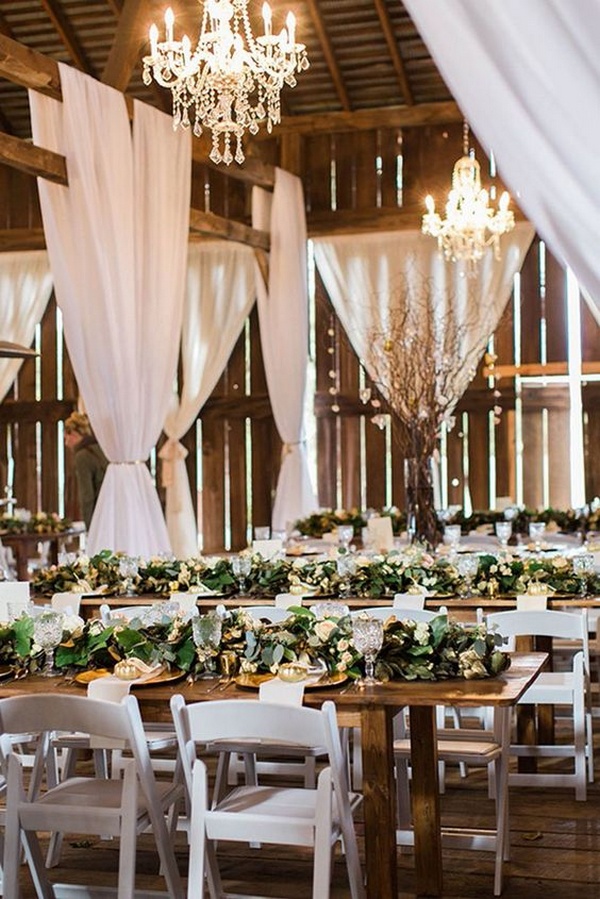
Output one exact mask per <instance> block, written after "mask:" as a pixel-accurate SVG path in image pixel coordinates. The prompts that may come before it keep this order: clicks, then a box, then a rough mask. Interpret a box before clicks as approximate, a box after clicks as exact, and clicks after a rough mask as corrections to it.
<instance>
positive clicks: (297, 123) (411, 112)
mask: <svg viewBox="0 0 600 899" xmlns="http://www.w3.org/2000/svg"><path fill="white" fill-rule="evenodd" d="M462 120H463V116H462V113H461V111H460V109H459V108H458V106H457V105H456V103H455V102H454V101H453V100H448V101H444V102H439V103H419V104H418V105H414V106H381V107H378V108H376V109H356V110H354V111H353V112H322V113H312V114H310V115H297V116H286V117H284V118H282V120H281V124H280V125H278V126H277V133H278V135H282V134H317V133H321V134H324V133H329V132H331V133H338V132H342V131H369V130H371V129H372V128H415V127H420V126H422V125H449V124H451V123H452V122H462ZM269 136H270V135H267V134H263V133H262V132H259V133H258V134H257V135H256V136H255V138H254V140H256V141H259V140H261V139H264V138H265V137H269Z"/></svg>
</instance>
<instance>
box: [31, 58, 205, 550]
mask: <svg viewBox="0 0 600 899" xmlns="http://www.w3.org/2000/svg"><path fill="white" fill-rule="evenodd" d="M60 75H61V86H62V94H63V103H62V104H61V103H57V102H56V101H54V100H51V99H49V98H48V97H44V96H42V95H41V94H39V93H36V92H35V91H31V92H30V95H29V101H30V106H31V117H32V126H33V136H34V141H35V143H36V144H38V145H39V146H42V147H46V148H48V149H50V150H54V151H55V152H58V153H62V154H63V155H64V156H66V159H67V171H68V176H69V186H68V187H63V186H60V185H55V184H50V183H49V182H44V180H43V179H39V191H40V200H41V206H42V215H43V221H44V231H45V235H46V241H47V245H48V252H49V255H50V263H51V267H52V273H53V276H54V280H55V284H56V296H57V300H58V303H59V305H60V307H61V309H62V311H63V316H64V325H65V336H66V341H67V345H68V348H69V354H70V356H71V359H72V361H73V368H74V370H75V375H76V377H77V382H78V385H79V389H80V391H81V395H82V397H83V401H84V403H85V407H86V409H87V411H88V414H89V416H90V421H91V423H92V427H93V428H94V431H95V433H96V436H97V437H98V441H99V443H100V445H101V446H102V448H103V450H104V452H105V453H106V455H107V457H108V459H109V461H110V463H111V464H110V465H109V467H108V469H107V473H106V477H105V478H104V483H103V485H102V490H101V491H100V496H99V498H98V503H97V505H96V510H95V513H94V517H93V519H92V524H91V527H90V533H89V535H88V548H89V551H90V552H97V551H98V550H101V549H111V550H113V551H123V552H126V553H129V554H132V555H141V556H145V557H148V556H151V555H154V554H157V553H164V552H170V544H169V538H168V534H167V528H166V524H165V520H164V516H163V514H162V509H161V507H160V503H159V500H158V496H157V494H156V490H155V488H154V485H153V483H152V479H151V476H150V472H149V470H148V468H147V465H146V464H145V463H146V460H147V459H148V456H149V453H150V450H151V448H152V446H153V445H154V444H155V443H156V441H157V439H158V437H159V435H160V432H161V429H162V425H163V422H164V420H165V417H166V414H167V409H168V406H169V401H170V398H171V393H172V383H173V379H174V377H175V372H176V365H177V354H178V349H179V339H180V335H181V322H182V316H183V297H184V284H185V265H186V256H187V240H188V227H189V203H190V177H191V143H190V141H191V138H190V135H189V132H188V133H187V134H186V133H181V132H177V133H175V132H173V129H172V125H171V118H170V117H169V116H167V115H164V114H163V113H160V112H158V111H157V110H155V109H152V108H151V107H148V106H145V105H144V104H142V103H137V102H136V103H135V104H134V120H133V129H132V128H131V126H130V123H129V119H128V116H127V110H126V106H125V101H124V98H123V95H122V94H121V93H119V92H118V91H116V90H113V89H112V88H110V87H107V86H106V85H103V84H101V83H100V82H98V81H96V80H95V79H93V78H90V77H88V76H86V75H84V74H82V73H81V72H78V71H77V70H76V69H74V68H72V67H71V66H66V65H62V64H61V65H60Z"/></svg>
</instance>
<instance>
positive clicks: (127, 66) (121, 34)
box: [102, 0, 153, 91]
mask: <svg viewBox="0 0 600 899" xmlns="http://www.w3.org/2000/svg"><path fill="white" fill-rule="evenodd" d="M152 12H153V10H152V4H151V3H150V2H149V0H125V3H124V4H123V10H122V12H121V13H120V15H119V17H118V18H119V24H118V25H117V30H116V33H115V39H114V41H113V44H112V47H111V48H110V53H109V54H108V59H107V61H106V65H105V66H104V71H103V72H102V81H103V82H104V84H110V85H111V87H115V88H116V89H117V90H119V91H125V90H126V88H127V85H128V84H129V82H130V81H131V76H132V74H133V70H134V69H135V67H136V65H137V64H138V62H139V59H140V55H141V52H142V47H143V46H144V44H145V43H146V42H147V35H148V29H149V27H150V25H151V24H152V21H153V15H152Z"/></svg>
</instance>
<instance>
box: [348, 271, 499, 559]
mask: <svg viewBox="0 0 600 899" xmlns="http://www.w3.org/2000/svg"><path fill="white" fill-rule="evenodd" d="M487 318H488V317H487V316H486V315H485V314H482V310H481V308H478V307H477V305H476V304H475V303H474V302H473V296H472V292H471V291H470V289H469V286H468V285H465V291H464V292H463V293H460V294H458V295H455V294H454V293H453V292H451V291H449V290H448V289H447V288H446V286H445V285H444V284H443V282H442V283H441V284H440V283H434V281H433V280H431V279H426V278H422V277H418V278H415V277H408V276H407V277H405V278H403V279H401V280H400V281H399V282H398V284H397V285H396V287H395V289H394V290H392V291H391V295H390V301H389V305H388V307H387V309H386V311H385V315H382V316H381V317H380V322H379V324H378V325H377V326H376V327H374V328H373V329H372V331H371V333H370V340H369V344H368V349H367V353H366V358H365V359H364V360H363V362H364V365H365V368H366V370H367V372H368V373H369V375H370V377H371V378H372V380H373V382H374V383H375V384H376V385H377V387H378V389H379V390H380V392H381V394H382V395H383V397H384V398H385V400H386V401H387V403H388V405H389V407H390V410H391V412H392V413H393V414H394V415H395V416H396V417H397V419H398V420H399V423H400V427H399V428H396V429H395V433H396V438H397V440H398V443H399V445H400V449H401V452H402V454H403V456H404V460H405V462H404V467H405V501H406V512H407V532H408V535H409V539H410V540H411V541H417V542H420V543H424V544H426V545H427V546H429V547H435V546H436V545H437V543H438V542H439V539H440V532H441V528H440V523H439V520H438V516H437V511H436V502H435V490H434V488H435V479H436V477H437V474H438V473H437V464H436V460H437V459H438V458H439V443H440V437H441V434H442V430H443V429H444V428H446V429H447V430H450V429H451V428H452V427H453V425H454V417H453V412H454V409H455V407H456V404H457V403H458V401H459V400H460V398H461V396H462V395H463V393H464V391H465V390H466V388H467V386H468V384H469V382H470V381H471V380H472V378H473V377H474V375H475V371H476V366H477V363H478V361H479V358H480V357H481V355H482V353H483V351H484V349H485V343H486V341H487V338H488V336H489V333H488V332H487V329H486V325H487V324H488V321H487ZM438 483H439V482H438ZM438 505H439V496H438Z"/></svg>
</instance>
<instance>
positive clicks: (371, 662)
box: [352, 615, 383, 686]
mask: <svg viewBox="0 0 600 899" xmlns="http://www.w3.org/2000/svg"><path fill="white" fill-rule="evenodd" d="M352 642H353V644H354V648H355V649H356V650H357V651H358V652H360V653H361V655H363V656H364V659H365V676H364V677H363V678H361V679H360V680H359V682H358V683H359V684H360V685H361V686H369V685H370V684H378V683H379V681H378V680H377V678H376V677H375V660H376V659H377V653H378V652H379V650H380V649H381V647H382V645H383V621H382V620H381V618H371V617H369V616H368V615H357V616H356V617H355V618H354V619H353V620H352Z"/></svg>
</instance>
